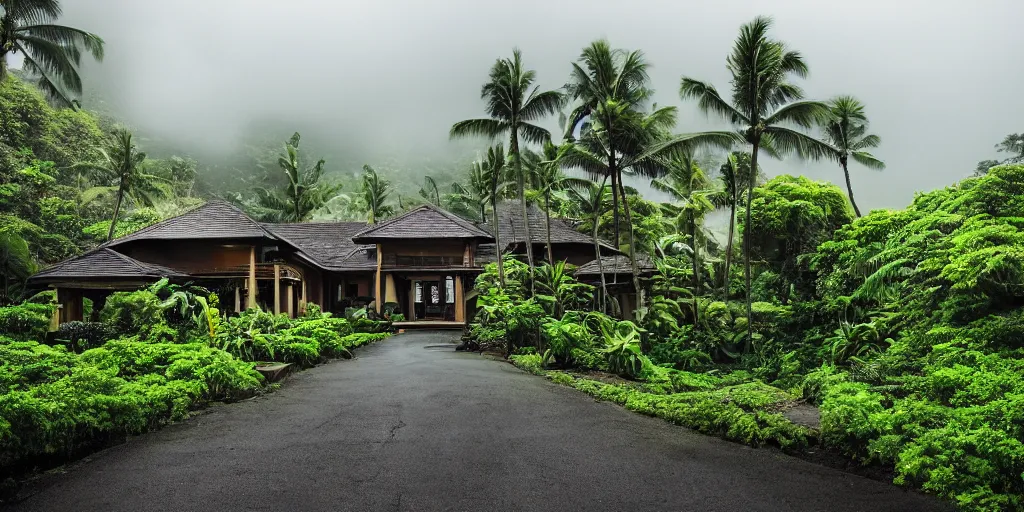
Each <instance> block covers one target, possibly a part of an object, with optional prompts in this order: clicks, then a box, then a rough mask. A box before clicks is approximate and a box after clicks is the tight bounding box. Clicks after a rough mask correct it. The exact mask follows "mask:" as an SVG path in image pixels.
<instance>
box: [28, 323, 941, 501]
mask: <svg viewBox="0 0 1024 512" xmlns="http://www.w3.org/2000/svg"><path fill="white" fill-rule="evenodd" d="M453 343H454V339H453V336H452V335H451V334H446V333H428V332H419V333H406V334H402V335H399V336H396V337H393V338H391V339H389V340H386V341H384V342H381V343H378V344H375V345H372V346H369V347H366V348H362V349H359V350H358V351H357V354H356V358H355V359H354V360H350V361H338V362H334V363H330V364H327V365H323V366H320V367H317V368H314V369H311V370H307V371H305V372H302V373H299V374H297V375H294V376H292V377H291V378H289V379H288V380H287V381H286V383H285V384H284V386H283V387H282V388H281V389H280V390H278V391H277V392H275V393H272V394H270V395H267V396H265V397H260V398H257V399H254V400H249V401H245V402H242V403H236V404H229V405H220V406H215V407H213V408H212V410H210V411H209V412H206V413H203V414H200V415H198V416H197V417H194V418H192V419H190V420H188V421H185V422H182V423H180V424H177V425H172V426H170V427H168V428H165V429H163V430H161V431H159V432H155V433H152V434H148V435H144V436H140V437H137V438H134V439H132V440H130V441H129V442H128V443H126V444H124V445H121V446H117V447H114V448H111V449H109V450H106V451H103V452H100V453H98V454H96V455H93V456H92V457H90V458H89V459H87V460H86V461H84V462H82V463H80V464H77V465H75V466H73V467H70V468H68V470H67V471H66V472H65V473H63V474H59V475H54V476H52V477H48V478H45V479H43V481H42V483H41V484H39V485H38V489H37V491H38V492H37V493H36V494H34V495H32V496H30V497H29V498H28V499H26V500H24V501H22V502H21V503H18V504H16V505H14V506H12V507H11V509H12V510H18V511H44V510H45V511H59V510H67V511H72V510H73V511H78V512H89V511H97V512H99V511H103V512H112V511H132V512H135V511H149V510H160V511H163V510H166V511H217V512H221V511H235V510H267V511H321V510H322V511H341V510H353V511H375V510H389V511H400V510H407V511H426V510H467V511H470V510H472V511H477V510H479V511H503V510H524V511H527V510H529V511H532V510H538V511H546V510H551V511H556V510H557V511H568V510H601V511H617V510H630V511H636V510H673V511H683V510H685V511H695V512H696V511H719V510H720V511H730V512H732V511H781V510H787V511H790V510H791V511H855V510H856V511H873V512H881V511H930V510H947V507H945V506H944V505H941V504H939V503H938V502H936V501H935V500H933V499H931V498H928V497H924V496H921V495H919V494H917V493H913V492H908V491H905V490H903V489H900V488H897V487H894V486H892V485H888V484H886V483H882V482H877V481H873V480H868V479H865V478H862V477H858V476H855V475H851V474H847V473H843V472H840V471H837V470H833V469H829V468H825V467H821V466H817V465H814V464H811V463H809V462H805V461H802V460H799V459H795V458H791V457H787V456H785V455H782V454H779V453H778V452H775V451H772V450H757V449H752V448H748V447H744V446H741V445H737V444H733V443H729V442H726V441H722V440H719V439H716V438H712V437H708V436H704V435H701V434H697V433H694V432H691V431H689V430H686V429H683V428H680V427H676V426H673V425H669V424H667V423H665V422H663V421H661V420H658V419H654V418H647V417H643V416H639V415H636V414H633V413H631V412H628V411H625V410H623V409H622V408H620V407H618V406H615V405H612V404H608V403H601V402H595V401H594V400H593V399H591V398H590V397H588V396H586V395H584V394H582V393H579V392H577V391H575V390H572V389H569V388H566V387H562V386H558V385H555V384H552V383H550V382H547V381H546V380H544V379H541V378H538V377H535V376H532V375H527V374H525V373H523V372H521V371H519V370H517V369H516V368H514V367H513V366H511V365H509V364H507V363H504V362H500V361H494V360H489V359H486V358H483V357H480V356H478V355H473V354H463V353H456V352H454V350H453V346H454V345H453Z"/></svg>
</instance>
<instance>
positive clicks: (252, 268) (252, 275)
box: [245, 245, 256, 308]
mask: <svg viewBox="0 0 1024 512" xmlns="http://www.w3.org/2000/svg"><path fill="white" fill-rule="evenodd" d="M245 307H246V308H254V307H256V246H255V245H254V246H252V247H250V248H249V293H248V294H246V300H245Z"/></svg>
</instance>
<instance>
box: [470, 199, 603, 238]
mask: <svg viewBox="0 0 1024 512" xmlns="http://www.w3.org/2000/svg"><path fill="white" fill-rule="evenodd" d="M526 209H527V213H528V217H529V219H530V238H532V239H533V243H534V244H535V245H540V244H546V243H547V228H546V226H545V221H546V218H545V215H544V211H543V210H541V209H540V208H538V207H537V205H533V204H531V205H527V207H526ZM487 227H488V229H493V228H492V226H490V225H488V226H487ZM498 237H499V238H500V240H499V242H498V245H499V246H501V247H502V248H508V246H509V245H512V244H521V243H523V242H525V241H526V223H525V222H523V207H522V205H521V204H520V203H519V202H518V201H502V202H501V203H498ZM598 242H599V243H600V244H601V245H602V246H604V247H605V248H607V249H611V250H615V248H613V247H612V246H610V245H608V244H607V243H605V242H604V241H603V240H599V241H598ZM551 243H552V244H587V245H593V244H594V240H593V239H592V238H591V237H590V236H589V235H586V234H584V233H580V232H579V231H577V230H576V229H574V228H573V227H572V226H571V225H570V224H569V223H568V222H567V221H565V220H563V219H559V218H555V217H552V218H551Z"/></svg>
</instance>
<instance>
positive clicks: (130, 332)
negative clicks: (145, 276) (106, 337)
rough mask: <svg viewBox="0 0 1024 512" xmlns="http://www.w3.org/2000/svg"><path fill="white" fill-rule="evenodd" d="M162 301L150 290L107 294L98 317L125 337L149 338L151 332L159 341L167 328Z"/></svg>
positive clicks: (166, 332)
mask: <svg viewBox="0 0 1024 512" xmlns="http://www.w3.org/2000/svg"><path fill="white" fill-rule="evenodd" d="M161 304H162V301H161V300H160V298H159V297H157V296H156V294H155V293H153V292H151V291H149V290H139V291H136V292H114V293H112V294H110V296H109V297H107V301H106V303H105V304H104V305H103V309H102V310H101V311H100V320H101V321H102V322H104V323H106V324H107V325H109V326H110V327H111V328H112V329H114V331H115V332H117V333H118V334H121V335H125V336H134V335H137V336H141V337H143V339H149V338H150V335H151V334H152V335H153V336H154V337H155V338H156V339H158V340H160V341H169V340H166V339H164V336H165V335H167V334H168V331H167V330H166V329H164V327H165V326H166V324H165V321H164V315H163V308H162V307H161Z"/></svg>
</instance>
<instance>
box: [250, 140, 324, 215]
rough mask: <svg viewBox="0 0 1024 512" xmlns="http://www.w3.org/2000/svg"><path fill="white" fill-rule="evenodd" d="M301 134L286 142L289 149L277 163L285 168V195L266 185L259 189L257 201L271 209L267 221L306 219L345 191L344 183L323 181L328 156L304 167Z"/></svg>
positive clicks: (282, 168)
mask: <svg viewBox="0 0 1024 512" xmlns="http://www.w3.org/2000/svg"><path fill="white" fill-rule="evenodd" d="M299 138H300V136H299V134H298V132H296V133H295V134H294V135H292V137H291V139H289V140H288V142H287V143H286V144H285V147H284V148H285V152H284V153H283V154H281V155H280V156H279V157H278V160H277V164H278V165H279V166H280V167H281V170H282V171H284V174H285V176H286V177H287V179H288V184H287V186H286V187H285V189H284V194H283V196H281V195H278V194H276V193H274V192H271V191H269V190H267V189H265V188H258V189H256V200H257V202H258V203H259V205H260V207H262V208H264V209H266V210H268V212H269V213H268V214H267V217H268V219H267V220H273V221H275V222H302V221H304V220H308V219H309V218H310V217H311V216H312V215H313V212H314V211H316V210H319V209H320V208H322V207H323V206H324V205H326V204H327V203H328V202H329V201H331V200H332V199H334V197H335V196H336V195H337V194H338V192H340V191H341V185H329V184H323V183H320V178H321V177H323V174H324V164H325V161H324V159H322V158H321V159H320V160H318V161H317V162H316V165H314V166H313V167H310V168H308V169H306V170H305V171H303V170H302V166H301V164H300V162H299Z"/></svg>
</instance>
